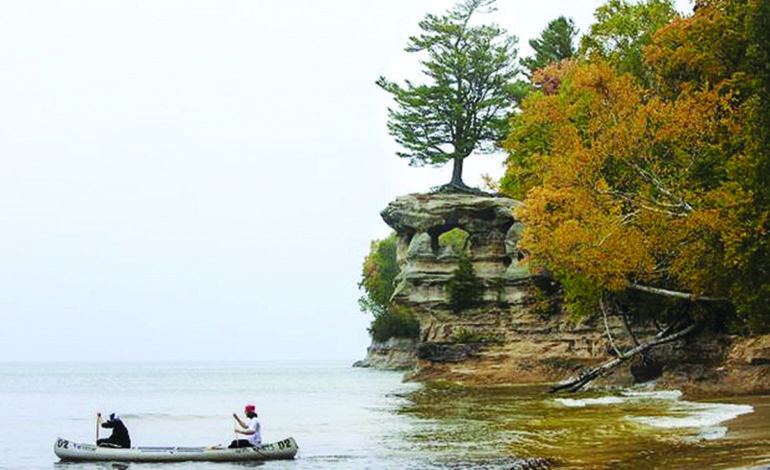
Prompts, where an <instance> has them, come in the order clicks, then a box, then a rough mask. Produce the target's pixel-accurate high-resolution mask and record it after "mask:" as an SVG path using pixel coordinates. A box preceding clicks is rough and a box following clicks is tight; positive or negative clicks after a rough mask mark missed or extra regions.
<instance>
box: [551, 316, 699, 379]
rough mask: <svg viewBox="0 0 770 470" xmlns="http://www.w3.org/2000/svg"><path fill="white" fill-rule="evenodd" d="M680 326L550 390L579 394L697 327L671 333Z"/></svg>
mask: <svg viewBox="0 0 770 470" xmlns="http://www.w3.org/2000/svg"><path fill="white" fill-rule="evenodd" d="M678 324H679V321H675V322H674V323H672V324H671V325H670V326H669V327H668V328H666V329H665V330H663V331H661V332H660V333H658V334H657V335H655V337H654V338H653V339H651V340H650V341H647V342H646V343H642V344H640V345H638V346H637V347H635V348H633V349H631V350H629V351H628V352H626V353H623V354H620V355H619V356H618V357H616V358H615V359H612V360H610V361H607V362H605V363H604V364H602V365H600V366H598V367H594V368H593V369H590V370H588V371H585V372H582V373H580V374H578V375H577V376H575V377H572V378H570V379H567V380H565V381H563V382H559V383H558V384H557V385H555V386H554V387H552V388H551V390H550V391H551V393H554V392H560V391H563V390H566V391H568V392H577V391H578V390H580V389H581V388H583V387H585V386H586V385H588V384H589V383H590V382H592V381H593V380H595V379H597V378H599V377H602V376H604V375H606V374H607V373H608V372H610V371H611V370H613V369H615V368H616V367H618V366H619V365H621V364H622V363H624V362H626V361H627V360H629V359H631V358H632V357H634V356H636V355H637V354H641V353H644V352H646V351H647V350H648V349H650V348H653V347H655V346H658V345H661V344H665V343H670V342H672V341H676V340H678V339H680V338H683V337H684V336H686V335H687V334H689V333H690V332H692V330H694V329H695V327H696V326H697V325H696V324H695V323H691V324H690V325H689V326H687V327H685V328H683V329H681V330H679V331H677V332H676V333H670V332H671V331H672V329H673V328H675V327H676V326H677V325H678ZM669 333H670V334H669Z"/></svg>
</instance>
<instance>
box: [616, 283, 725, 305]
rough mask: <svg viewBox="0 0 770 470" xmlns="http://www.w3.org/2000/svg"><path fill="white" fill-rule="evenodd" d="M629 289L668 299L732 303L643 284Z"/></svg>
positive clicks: (717, 298) (631, 285) (633, 285)
mask: <svg viewBox="0 0 770 470" xmlns="http://www.w3.org/2000/svg"><path fill="white" fill-rule="evenodd" d="M628 287H629V288H631V289H634V290H638V291H642V292H648V293H650V294H657V295H665V296H666V297H674V298H676V299H686V300H692V301H698V300H702V301H704V302H729V301H730V299H728V298H727V297H708V296H705V295H704V296H698V295H695V294H690V293H688V292H679V291H673V290H668V289H661V288H659V287H649V286H643V285H641V284H630V285H629V286H628Z"/></svg>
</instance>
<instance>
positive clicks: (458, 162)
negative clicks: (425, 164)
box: [449, 157, 466, 188]
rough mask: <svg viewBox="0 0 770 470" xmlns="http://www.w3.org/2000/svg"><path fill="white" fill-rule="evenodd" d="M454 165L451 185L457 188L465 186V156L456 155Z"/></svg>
mask: <svg viewBox="0 0 770 470" xmlns="http://www.w3.org/2000/svg"><path fill="white" fill-rule="evenodd" d="M453 160H454V166H453V168H452V179H451V180H450V181H449V186H454V187H457V188H464V187H466V186H465V183H463V160H464V158H460V157H454V159H453Z"/></svg>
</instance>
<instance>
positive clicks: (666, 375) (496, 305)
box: [359, 194, 770, 395]
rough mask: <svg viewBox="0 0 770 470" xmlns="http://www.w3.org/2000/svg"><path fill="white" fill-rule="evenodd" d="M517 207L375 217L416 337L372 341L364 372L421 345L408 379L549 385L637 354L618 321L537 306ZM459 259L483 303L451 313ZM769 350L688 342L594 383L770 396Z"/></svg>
mask: <svg viewBox="0 0 770 470" xmlns="http://www.w3.org/2000/svg"><path fill="white" fill-rule="evenodd" d="M518 204H520V203H519V202H517V201H514V200H512V199H508V198H505V197H495V196H478V195H467V194H411V195H407V196H402V197H399V198H397V199H396V200H395V201H393V202H391V203H390V204H389V205H388V206H387V207H386V208H385V209H384V210H383V211H382V212H381V215H382V218H383V219H384V220H385V222H386V223H387V224H388V225H389V226H391V227H392V228H393V229H394V230H395V231H396V234H397V236H398V241H399V242H398V243H399V245H398V262H399V265H400V268H401V272H400V274H399V277H398V279H397V282H398V286H397V288H396V292H395V294H394V297H393V300H394V302H395V303H396V304H397V305H398V306H399V307H401V308H404V309H409V310H410V311H411V312H412V313H414V314H415V315H416V317H417V318H418V320H419V322H420V338H419V341H417V342H416V344H413V345H411V346H409V345H407V346H403V345H402V346H396V345H395V343H394V344H393V345H373V347H372V348H370V351H369V357H368V358H367V359H366V360H365V361H364V362H363V363H361V364H359V365H364V366H366V365H372V366H378V365H383V364H385V365H387V364H391V365H392V364H396V363H397V364H401V365H404V366H408V365H409V361H408V360H405V355H406V356H409V354H410V353H409V352H408V351H407V350H408V349H409V348H410V347H415V346H416V356H417V359H416V363H415V367H414V368H413V370H412V371H411V372H410V373H409V375H408V377H409V378H411V379H413V380H432V379H445V380H452V381H456V382H461V383H464V384H470V385H473V384H479V385H491V384H515V383H533V382H555V381H558V380H562V379H564V378H565V377H567V376H569V375H572V374H574V373H575V372H577V371H580V370H583V369H585V368H587V367H592V366H596V365H598V364H600V363H603V362H605V361H607V360H609V359H611V358H612V357H613V356H614V354H615V348H616V347H617V348H620V349H624V348H627V349H630V348H631V347H632V346H633V339H632V338H631V337H630V336H629V334H628V330H627V328H626V325H625V324H624V323H623V322H622V321H621V320H620V319H618V318H616V317H609V318H607V319H601V320H595V319H594V320H584V321H582V322H576V321H574V320H572V319H570V318H568V316H567V315H566V314H565V313H564V312H563V311H562V310H561V309H560V308H559V305H558V304H557V305H555V308H554V305H553V304H550V305H551V307H552V308H543V306H544V302H543V292H544V290H545V291H547V289H548V286H549V284H550V280H548V279H547V278H545V277H542V276H538V275H535V274H532V273H530V271H529V269H528V267H527V266H526V264H522V263H523V260H524V257H523V255H522V253H521V252H520V251H519V248H518V243H517V242H518V239H519V234H520V230H521V224H520V223H519V222H517V221H516V219H515V217H514V215H513V211H514V209H515V207H516V206H517V205H518ZM452 231H460V233H461V234H462V235H463V236H464V237H461V238H464V239H465V241H464V243H463V245H462V246H458V244H456V243H452V242H448V243H447V242H442V235H444V234H447V233H449V232H452ZM461 254H462V255H463V256H466V257H468V258H469V259H470V261H471V263H472V265H473V267H474V269H475V272H476V275H477V276H478V278H479V279H480V280H481V282H482V283H483V285H484V294H483V298H482V301H481V302H480V303H479V304H478V305H476V306H474V307H473V308H469V309H467V310H463V311H461V312H454V311H452V309H450V308H449V302H448V292H447V284H448V282H449V280H450V279H451V278H452V276H453V275H454V273H455V271H456V269H457V266H458V260H459V258H460V255H461ZM546 306H547V302H546ZM645 328H648V330H647V331H645ZM634 331H635V334H637V335H641V336H643V335H644V334H645V333H649V334H653V333H654V332H655V331H654V329H653V327H652V325H650V326H649V327H645V326H644V325H635V326H634ZM768 345H770V337H763V338H755V339H740V338H735V337H728V336H725V335H722V336H720V335H711V336H708V335H707V336H705V337H704V336H699V337H697V338H686V339H683V340H680V341H678V342H676V343H674V344H669V345H666V346H664V347H661V348H659V349H656V350H654V351H653V352H652V353H651V354H649V355H648V357H647V358H646V359H645V360H644V361H641V360H636V361H629V362H630V363H629V364H627V365H624V366H623V367H621V368H619V369H618V370H616V371H615V372H614V373H613V374H612V375H611V376H609V377H605V378H603V379H600V380H599V381H597V382H596V383H597V384H605V385H606V384H613V385H630V384H632V383H633V382H634V380H635V379H634V377H636V379H637V380H638V381H647V380H650V379H654V378H657V379H658V383H659V385H661V386H674V387H678V388H681V389H683V390H685V391H686V392H687V393H689V394H690V395H699V394H700V395H724V394H730V393H757V392H760V391H768V390H770V359H768V356H769V355H770V347H769V346H768ZM393 358H398V359H397V360H393Z"/></svg>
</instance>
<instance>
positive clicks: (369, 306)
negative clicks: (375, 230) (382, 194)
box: [358, 233, 401, 317]
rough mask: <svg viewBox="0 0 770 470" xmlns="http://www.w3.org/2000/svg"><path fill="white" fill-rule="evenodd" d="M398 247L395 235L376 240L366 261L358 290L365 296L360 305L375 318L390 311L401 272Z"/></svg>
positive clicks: (359, 301) (360, 300)
mask: <svg viewBox="0 0 770 470" xmlns="http://www.w3.org/2000/svg"><path fill="white" fill-rule="evenodd" d="M397 246H398V239H397V238H396V234H395V233H393V234H391V235H390V236H389V237H388V238H385V239H383V240H375V241H373V242H372V244H371V248H370V251H369V254H368V255H367V257H366V258H365V259H364V264H363V269H362V272H361V281H359V283H358V288H359V289H363V290H364V293H365V294H364V296H362V297H361V298H359V299H358V303H359V305H360V307H361V310H362V311H368V312H371V313H372V314H373V315H374V316H375V317H376V316H377V315H380V314H382V313H384V312H385V311H387V310H388V308H389V307H390V305H391V303H390V298H391V297H392V296H393V292H394V291H395V289H396V284H395V280H396V277H397V276H398V274H399V272H401V269H400V268H399V266H398V260H397V257H396V251H397Z"/></svg>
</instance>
